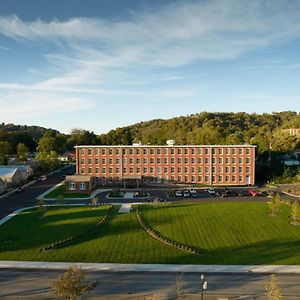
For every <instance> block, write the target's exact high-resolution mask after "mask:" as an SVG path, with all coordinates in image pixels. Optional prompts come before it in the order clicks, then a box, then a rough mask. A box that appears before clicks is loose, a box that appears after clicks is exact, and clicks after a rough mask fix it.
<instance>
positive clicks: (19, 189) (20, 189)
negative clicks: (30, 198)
mask: <svg viewBox="0 0 300 300" xmlns="http://www.w3.org/2000/svg"><path fill="white" fill-rule="evenodd" d="M21 192H24V188H23V187H21V186H20V187H18V188H17V189H16V193H21Z"/></svg>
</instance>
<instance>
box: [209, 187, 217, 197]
mask: <svg viewBox="0 0 300 300" xmlns="http://www.w3.org/2000/svg"><path fill="white" fill-rule="evenodd" d="M207 191H208V193H209V194H210V195H211V196H216V190H215V189H214V188H210V189H208V190H207Z"/></svg>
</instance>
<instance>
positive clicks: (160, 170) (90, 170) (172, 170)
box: [80, 166, 250, 174]
mask: <svg viewBox="0 0 300 300" xmlns="http://www.w3.org/2000/svg"><path fill="white" fill-rule="evenodd" d="M94 170H95V173H96V174H99V173H100V168H98V167H96V168H95V169H94ZM121 170H122V173H123V174H128V173H129V174H141V171H143V174H148V173H150V174H154V173H156V174H162V173H164V174H167V173H169V172H170V173H175V171H177V173H192V174H195V173H196V171H198V173H200V174H201V173H203V171H204V172H205V173H210V167H205V168H202V167H198V168H196V167H191V168H188V167H184V168H182V167H177V168H175V167H171V168H170V171H169V168H161V167H156V168H154V167H150V168H148V167H144V168H139V167H137V168H133V167H131V168H122V169H121V168H119V167H116V168H113V167H110V168H106V167H103V168H102V169H101V171H102V173H103V174H106V172H108V173H109V174H114V173H116V174H120V171H121ZM244 170H246V173H250V167H246V169H244V167H238V168H237V167H235V166H233V167H225V169H224V168H223V167H222V166H221V167H218V168H217V167H212V168H211V172H212V173H213V174H215V173H217V172H218V173H220V174H221V173H223V172H224V171H225V173H230V172H231V173H236V172H237V171H238V172H239V173H243V172H244ZM80 172H81V174H85V173H86V171H85V168H81V171H80ZM88 173H89V174H92V173H93V168H91V167H89V168H88Z"/></svg>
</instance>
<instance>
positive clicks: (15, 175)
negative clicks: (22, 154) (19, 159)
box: [0, 167, 23, 186]
mask: <svg viewBox="0 0 300 300" xmlns="http://www.w3.org/2000/svg"><path fill="white" fill-rule="evenodd" d="M0 178H1V179H2V180H3V181H4V183H5V184H6V186H18V185H20V184H21V183H22V182H23V176H22V173H21V172H20V171H19V170H18V169H17V168H11V167H5V168H4V167H3V168H0Z"/></svg>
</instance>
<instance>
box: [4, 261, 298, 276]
mask: <svg viewBox="0 0 300 300" xmlns="http://www.w3.org/2000/svg"><path fill="white" fill-rule="evenodd" d="M75 264H76V265H78V266H80V267H81V268H82V269H84V270H89V271H109V272H171V273H231V274H233V273H238V274H249V273H250V274H251V273H255V274H259V273H261V274H266V273H267V274H273V273H276V274H300V265H290V266H288V265H261V266H259V265H178V264H116V263H75ZM72 265H74V263H72V262H35V261H0V269H3V268H14V269H48V270H66V269H68V268H69V267H70V266H72Z"/></svg>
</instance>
